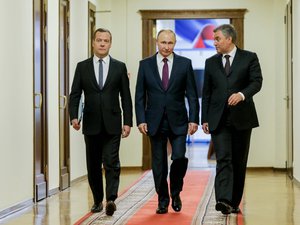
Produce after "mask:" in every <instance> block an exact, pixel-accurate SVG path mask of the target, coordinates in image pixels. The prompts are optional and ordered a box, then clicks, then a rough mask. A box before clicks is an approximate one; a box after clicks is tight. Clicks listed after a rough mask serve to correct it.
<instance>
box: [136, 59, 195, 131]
mask: <svg viewBox="0 0 300 225" xmlns="http://www.w3.org/2000/svg"><path fill="white" fill-rule="evenodd" d="M185 97H187V99H188V103H189V110H188V113H187V109H186V106H185ZM135 110H136V120H137V125H139V124H140V123H147V125H148V135H150V136H153V135H154V134H155V133H156V132H157V130H158V128H159V125H160V122H161V119H162V117H163V115H164V113H166V114H167V117H168V120H169V124H170V128H171V129H172V131H173V133H174V134H176V135H184V134H187V129H188V122H194V123H197V124H198V123H199V100H198V96H197V89H196V84H195V78H194V73H193V68H192V64H191V60H189V59H187V58H185V57H182V56H179V55H176V54H174V61H173V66H172V71H171V75H170V80H169V85H168V89H167V90H166V91H165V90H164V89H163V86H162V81H161V78H160V76H159V72H158V68H157V62H156V54H155V55H153V56H152V57H149V58H146V59H144V60H141V61H140V66H139V71H138V78H137V83H136V92H135Z"/></svg>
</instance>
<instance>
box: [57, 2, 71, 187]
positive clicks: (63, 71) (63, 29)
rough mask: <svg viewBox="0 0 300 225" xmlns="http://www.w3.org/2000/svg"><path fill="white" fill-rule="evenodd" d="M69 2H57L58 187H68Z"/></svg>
mask: <svg viewBox="0 0 300 225" xmlns="http://www.w3.org/2000/svg"><path fill="white" fill-rule="evenodd" d="M69 30H70V2H69V0H60V1H59V57H58V58H59V75H58V76H59V77H58V80H59V90H58V91H59V93H58V94H59V103H58V104H59V175H60V181H59V187H60V190H64V189H66V188H68V187H70V125H69V124H70V123H69V111H68V107H67V105H68V99H69V98H68V96H69V35H70V32H69Z"/></svg>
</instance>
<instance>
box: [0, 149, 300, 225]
mask: <svg viewBox="0 0 300 225" xmlns="http://www.w3.org/2000/svg"><path fill="white" fill-rule="evenodd" d="M207 149H208V145H207V144H191V145H189V146H188V150H187V156H188V158H189V159H190V160H189V167H201V168H208V167H209V168H214V167H215V161H214V160H207ZM143 173H144V171H142V170H140V169H123V170H122V173H121V183H120V192H122V191H124V190H126V188H128V187H129V186H130V185H131V184H132V183H133V182H134V181H135V180H137V179H138V178H139V177H140V176H141V174H143ZM243 202H244V204H243V218H244V224H245V225H297V224H300V187H299V185H296V184H295V183H294V182H293V181H291V180H290V178H289V177H288V176H287V175H286V173H285V172H284V171H274V170H272V169H248V171H247V177H246V185H245V192H244V200H243ZM92 203H93V202H92V197H91V193H90V190H89V186H88V183H87V180H82V181H80V182H79V181H78V182H72V185H71V187H70V188H68V189H66V190H64V191H62V192H60V193H58V194H55V195H53V196H51V197H49V198H47V199H45V200H42V201H40V202H38V203H37V204H36V205H34V206H32V207H28V208H26V209H24V210H22V211H20V212H17V213H14V214H12V215H10V216H8V217H6V218H4V219H1V220H0V224H7V225H31V224H34V225H71V224H74V223H75V222H76V221H77V220H78V219H80V218H81V217H83V216H84V215H85V214H87V212H88V211H89V210H90V207H91V205H92ZM183 207H184V206H183ZM153 213H155V212H154V211H153ZM154 224H155V222H154Z"/></svg>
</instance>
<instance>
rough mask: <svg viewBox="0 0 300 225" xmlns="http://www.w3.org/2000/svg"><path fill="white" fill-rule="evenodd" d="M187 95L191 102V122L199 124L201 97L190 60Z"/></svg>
mask: <svg viewBox="0 0 300 225" xmlns="http://www.w3.org/2000/svg"><path fill="white" fill-rule="evenodd" d="M186 84H187V87H186V97H187V99H188V103H189V122H193V123H197V124H199V98H198V94H197V87H196V81H195V77H194V71H193V68H192V63H191V61H190V60H189V62H188V67H187V83H186Z"/></svg>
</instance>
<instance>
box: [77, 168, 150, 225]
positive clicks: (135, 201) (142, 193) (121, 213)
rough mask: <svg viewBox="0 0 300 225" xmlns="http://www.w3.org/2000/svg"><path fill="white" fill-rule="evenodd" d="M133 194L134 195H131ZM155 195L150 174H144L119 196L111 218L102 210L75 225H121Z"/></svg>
mask: <svg viewBox="0 0 300 225" xmlns="http://www.w3.org/2000/svg"><path fill="white" fill-rule="evenodd" d="M133 193H134V194H133ZM154 194H155V189H154V182H153V178H152V172H151V171H148V172H146V173H145V174H144V175H143V177H142V178H141V179H140V180H139V181H138V182H136V183H135V184H134V185H133V186H132V187H130V188H129V189H128V190H127V191H126V192H124V193H123V194H122V195H121V196H119V197H118V198H117V200H116V205H117V211H116V212H115V213H114V215H113V216H106V214H105V211H104V210H103V211H102V212H100V213H95V214H92V215H91V216H89V217H88V218H86V219H84V221H81V220H80V222H79V223H78V222H77V223H75V224H76V225H79V224H80V225H96V224H105V225H111V224H113V225H122V224H125V223H126V221H127V220H128V219H129V218H130V217H131V216H132V215H133V214H134V213H135V212H137V211H138V209H139V208H140V207H141V206H142V205H144V204H145V203H146V202H147V201H148V200H149V199H150V198H152V197H153V195H154Z"/></svg>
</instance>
